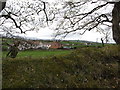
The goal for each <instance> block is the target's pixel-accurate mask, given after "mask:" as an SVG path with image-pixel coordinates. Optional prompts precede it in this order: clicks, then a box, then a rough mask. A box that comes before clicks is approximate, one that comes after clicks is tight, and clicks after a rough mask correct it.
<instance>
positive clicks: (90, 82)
mask: <svg viewBox="0 0 120 90" xmlns="http://www.w3.org/2000/svg"><path fill="white" fill-rule="evenodd" d="M119 60H120V46H117V45H115V46H106V47H104V48H93V47H86V48H79V49H77V50H75V51H73V52H71V53H70V54H67V55H59V56H55V55H54V56H50V57H49V58H48V57H46V58H45V57H44V58H37V57H36V58H35V57H34V58H29V57H27V58H25V57H24V58H16V59H8V58H7V59H5V60H3V84H2V85H3V88H48V87H51V88H118V87H119V85H118V81H119V79H118V75H119V72H118V70H119V69H118V61H119Z"/></svg>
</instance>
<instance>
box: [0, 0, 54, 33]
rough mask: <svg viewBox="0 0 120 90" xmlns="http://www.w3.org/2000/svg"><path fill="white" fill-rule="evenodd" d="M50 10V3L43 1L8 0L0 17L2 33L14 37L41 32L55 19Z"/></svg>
mask: <svg viewBox="0 0 120 90" xmlns="http://www.w3.org/2000/svg"><path fill="white" fill-rule="evenodd" d="M49 9H50V5H49V3H48V2H44V1H42V0H34V1H30V0H26V1H22V0H13V1H9V0H8V1H7V2H6V7H5V8H4V9H3V10H2V14H1V15H0V19H1V21H0V29H1V30H0V32H5V33H6V34H9V35H13V34H16V33H20V34H22V33H23V34H25V33H26V32H28V31H33V30H39V28H40V27H45V26H47V25H48V22H50V21H52V20H53V19H54V17H55V15H54V13H53V12H52V11H50V10H49Z"/></svg>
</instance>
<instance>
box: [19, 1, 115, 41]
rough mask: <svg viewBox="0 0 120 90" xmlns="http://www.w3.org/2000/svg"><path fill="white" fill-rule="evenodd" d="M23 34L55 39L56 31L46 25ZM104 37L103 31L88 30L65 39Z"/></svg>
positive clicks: (88, 39) (98, 38)
mask: <svg viewBox="0 0 120 90" xmlns="http://www.w3.org/2000/svg"><path fill="white" fill-rule="evenodd" d="M30 1H32V0H30ZM44 1H48V2H51V3H52V2H55V1H58V0H44ZM61 1H64V0H61ZM65 1H68V0H65ZM71 1H74V0H71ZM94 1H96V0H94ZM89 7H90V6H89ZM91 7H92V6H91ZM111 31H112V30H111ZM21 36H24V37H30V38H37V39H53V38H54V31H53V30H52V29H50V28H48V27H46V28H41V29H40V30H39V31H38V32H36V31H31V32H27V33H26V34H22V35H21ZM103 37H104V35H103V34H102V33H99V32H96V31H95V30H92V31H87V32H86V33H85V34H84V35H78V34H70V35H68V36H67V37H66V38H64V39H65V40H87V41H94V42H96V41H97V42H101V38H103ZM59 39H63V38H59ZM110 42H114V41H113V39H112V32H111V35H110Z"/></svg>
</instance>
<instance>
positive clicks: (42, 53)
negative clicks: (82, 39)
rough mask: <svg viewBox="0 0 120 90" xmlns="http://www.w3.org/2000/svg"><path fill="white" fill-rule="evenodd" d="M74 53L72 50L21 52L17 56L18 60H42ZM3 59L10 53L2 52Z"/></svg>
mask: <svg viewBox="0 0 120 90" xmlns="http://www.w3.org/2000/svg"><path fill="white" fill-rule="evenodd" d="M70 52H72V50H26V51H19V53H18V55H17V57H16V58H17V59H18V58H23V59H24V58H40V57H50V56H54V55H66V54H69V53H70ZM2 53H3V54H2V57H3V59H5V58H6V54H7V53H8V51H3V52H2Z"/></svg>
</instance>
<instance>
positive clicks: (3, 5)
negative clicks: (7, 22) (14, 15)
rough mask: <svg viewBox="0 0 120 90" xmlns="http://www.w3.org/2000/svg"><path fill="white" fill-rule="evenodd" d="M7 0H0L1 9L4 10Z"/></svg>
mask: <svg viewBox="0 0 120 90" xmlns="http://www.w3.org/2000/svg"><path fill="white" fill-rule="evenodd" d="M5 4H6V1H4V2H2V1H0V11H2V10H3V9H4V8H5Z"/></svg>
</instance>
